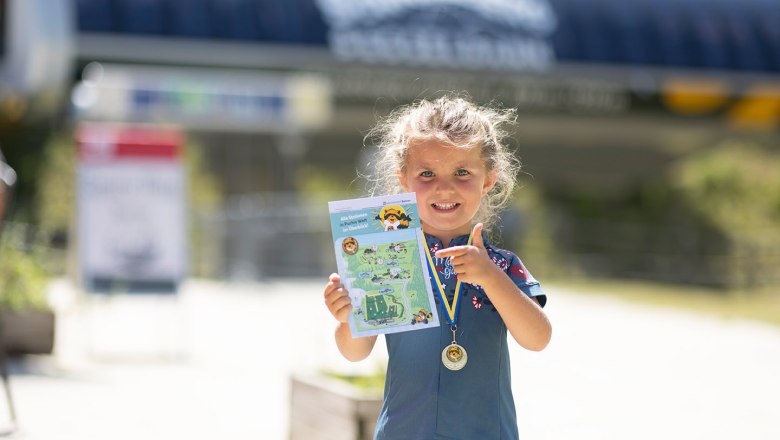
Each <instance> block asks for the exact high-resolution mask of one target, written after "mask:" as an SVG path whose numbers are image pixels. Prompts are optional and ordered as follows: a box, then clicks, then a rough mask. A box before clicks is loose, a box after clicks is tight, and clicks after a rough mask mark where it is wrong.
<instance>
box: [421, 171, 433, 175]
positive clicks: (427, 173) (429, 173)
mask: <svg viewBox="0 0 780 440" xmlns="http://www.w3.org/2000/svg"><path fill="white" fill-rule="evenodd" d="M420 177H433V171H427V170H426V171H423V172H422V173H420Z"/></svg>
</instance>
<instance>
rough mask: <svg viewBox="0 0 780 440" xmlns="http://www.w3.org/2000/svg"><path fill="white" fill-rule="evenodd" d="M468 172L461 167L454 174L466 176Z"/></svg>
mask: <svg viewBox="0 0 780 440" xmlns="http://www.w3.org/2000/svg"><path fill="white" fill-rule="evenodd" d="M469 174H470V173H469V171H468V170H464V169H463V168H461V169H459V170H458V171H455V175H456V176H468V175H469Z"/></svg>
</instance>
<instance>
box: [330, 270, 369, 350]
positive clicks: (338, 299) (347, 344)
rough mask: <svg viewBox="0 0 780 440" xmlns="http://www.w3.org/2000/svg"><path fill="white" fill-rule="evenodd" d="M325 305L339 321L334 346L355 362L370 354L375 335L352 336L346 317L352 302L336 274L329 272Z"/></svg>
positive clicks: (350, 309)
mask: <svg viewBox="0 0 780 440" xmlns="http://www.w3.org/2000/svg"><path fill="white" fill-rule="evenodd" d="M325 305H326V306H327V307H328V310H329V311H330V314H331V315H333V317H334V318H336V320H337V321H338V322H339V324H338V326H337V327H336V346H337V347H338V348H339V352H341V355H342V356H344V357H345V358H346V359H347V360H350V361H352V362H357V361H360V360H363V359H365V358H366V357H368V355H369V354H371V350H373V349H374V344H375V343H376V336H368V337H364V338H353V337H352V333H351V332H350V330H349V324H348V323H347V319H348V317H349V313H350V312H351V311H352V304H351V301H350V299H349V296H348V294H347V290H346V289H344V286H343V285H342V284H341V278H340V277H339V276H338V274H335V273H334V274H331V275H330V278H329V282H328V284H327V285H326V286H325Z"/></svg>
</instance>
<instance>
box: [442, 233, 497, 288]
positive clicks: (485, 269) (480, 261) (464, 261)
mask: <svg viewBox="0 0 780 440" xmlns="http://www.w3.org/2000/svg"><path fill="white" fill-rule="evenodd" d="M471 237H472V239H471V244H467V245H464V246H452V247H448V248H446V249H442V250H439V251H437V252H436V257H437V258H447V257H450V264H451V265H452V268H453V269H454V270H455V273H456V274H457V275H458V279H459V280H460V281H462V282H464V283H469V284H479V285H482V286H484V285H485V284H486V282H487V281H488V280H489V277H491V276H495V275H496V271H498V272H500V273H503V271H501V269H499V268H498V267H497V266H496V265H495V264H494V263H493V261H492V260H491V259H490V257H489V256H488V252H487V249H485V242H484V241H483V240H482V223H477V224H476V225H474V229H473V230H472V231H471Z"/></svg>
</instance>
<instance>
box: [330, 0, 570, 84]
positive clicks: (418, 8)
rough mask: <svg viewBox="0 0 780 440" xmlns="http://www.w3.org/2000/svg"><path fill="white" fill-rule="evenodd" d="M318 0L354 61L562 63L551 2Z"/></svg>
mask: <svg viewBox="0 0 780 440" xmlns="http://www.w3.org/2000/svg"><path fill="white" fill-rule="evenodd" d="M317 1H318V3H319V5H320V7H321V9H322V11H323V14H324V16H325V17H326V20H327V21H328V24H329V25H330V33H329V38H330V46H331V50H332V51H333V53H334V55H335V56H336V57H338V58H340V59H343V60H346V61H363V62H368V63H386V64H412V65H423V66H430V67H451V68H462V69H480V68H492V69H502V70H503V69H506V70H535V71H544V70H548V69H549V68H550V67H552V65H553V63H554V61H555V54H554V50H553V46H552V43H551V42H550V41H549V37H550V35H551V34H552V32H554V30H555V26H556V24H557V20H556V18H555V16H554V14H553V11H552V8H551V7H550V5H549V4H548V3H547V0H488V1H481V2H473V1H467V0H424V1H421V0H417V1H414V2H411V1H408V0H386V1H382V2H376V1H373V0H371V1H368V0H354V1H353V0H349V1H346V0H317ZM442 17H444V19H443V18H442Z"/></svg>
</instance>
